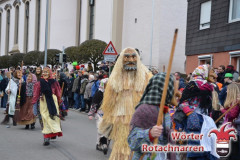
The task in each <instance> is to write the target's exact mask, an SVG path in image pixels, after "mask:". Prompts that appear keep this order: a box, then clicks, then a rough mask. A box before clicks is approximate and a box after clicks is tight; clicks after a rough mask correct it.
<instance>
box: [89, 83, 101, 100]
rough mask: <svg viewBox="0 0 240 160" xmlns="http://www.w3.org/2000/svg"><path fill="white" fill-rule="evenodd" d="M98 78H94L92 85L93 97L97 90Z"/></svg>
mask: <svg viewBox="0 0 240 160" xmlns="http://www.w3.org/2000/svg"><path fill="white" fill-rule="evenodd" d="M99 84H100V80H95V81H94V82H93V85H92V92H91V97H94V95H95V93H96V92H97V90H98V88H99Z"/></svg>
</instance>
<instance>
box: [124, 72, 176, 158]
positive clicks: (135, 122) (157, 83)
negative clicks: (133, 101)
mask: <svg viewBox="0 0 240 160" xmlns="http://www.w3.org/2000/svg"><path fill="white" fill-rule="evenodd" d="M165 77H166V73H158V74H156V75H154V76H153V77H152V79H150V81H149V83H148V85H147V87H146V90H145V92H144V94H143V96H142V98H141V100H140V103H139V104H138V105H137V106H136V111H135V113H134V115H133V117H132V120H131V132H130V134H129V136H128V143H129V146H130V148H131V150H133V151H134V155H133V156H132V159H140V157H141V156H144V157H142V158H143V159H144V160H145V159H147V158H150V156H151V153H147V154H145V155H143V153H142V152H141V146H142V144H149V145H150V144H152V143H153V140H154V138H159V141H158V143H159V144H161V145H166V144H167V143H168V142H169V140H168V134H169V132H170V129H171V117H170V114H169V112H168V107H167V105H168V104H171V105H174V106H176V105H177V100H176V96H175V95H176V94H177V92H178V86H177V85H176V89H175V86H174V77H173V75H171V76H170V79H169V84H168V90H167V97H166V101H165V105H166V106H165V107H164V123H163V126H162V125H160V126H157V125H156V124H157V119H158V112H159V106H160V102H161V98H162V94H163V86H164V82H165ZM149 137H150V138H149ZM169 156H170V154H169V155H168V159H173V157H169ZM171 156H172V155H171ZM158 159H167V157H165V153H159V154H158V155H157V157H156V160H158Z"/></svg>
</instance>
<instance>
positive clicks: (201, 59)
mask: <svg viewBox="0 0 240 160" xmlns="http://www.w3.org/2000/svg"><path fill="white" fill-rule="evenodd" d="M212 62H213V56H212V55H204V56H198V65H203V64H209V65H212Z"/></svg>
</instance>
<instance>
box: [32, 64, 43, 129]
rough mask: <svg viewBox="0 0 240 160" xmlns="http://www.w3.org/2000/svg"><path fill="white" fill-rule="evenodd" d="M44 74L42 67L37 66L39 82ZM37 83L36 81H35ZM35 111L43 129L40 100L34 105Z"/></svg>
mask: <svg viewBox="0 0 240 160" xmlns="http://www.w3.org/2000/svg"><path fill="white" fill-rule="evenodd" d="M41 76H42V67H37V68H36V77H37V81H38V82H39V81H40V79H41ZM35 84H36V83H35ZM33 113H34V115H35V116H36V117H38V119H39V123H40V126H41V128H42V129H43V122H42V117H41V114H40V110H39V101H37V102H36V103H35V104H34V105H33Z"/></svg>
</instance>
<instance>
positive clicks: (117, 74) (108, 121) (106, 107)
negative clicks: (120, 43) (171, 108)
mask: <svg viewBox="0 0 240 160" xmlns="http://www.w3.org/2000/svg"><path fill="white" fill-rule="evenodd" d="M133 52H134V53H136V54H134V55H135V57H134V58H136V62H137V63H136V68H137V70H134V71H127V70H125V68H124V64H123V63H124V54H125V53H133ZM151 77H152V74H151V72H150V71H149V70H148V69H147V68H146V67H145V66H144V65H143V64H142V63H141V61H140V57H139V55H138V54H137V52H136V50H135V49H133V48H126V49H124V50H123V51H122V52H121V53H120V55H119V58H118V60H117V62H116V64H115V67H114V69H113V71H112V73H111V76H110V78H109V80H108V84H107V87H106V90H105V92H104V98H103V103H102V106H101V109H102V110H103V112H104V115H103V121H102V122H101V124H100V126H99V131H100V132H101V133H103V134H105V135H108V133H107V131H109V128H110V129H111V133H110V136H109V138H110V139H112V140H113V141H114V144H113V149H112V153H111V156H110V158H109V159H110V160H128V158H129V155H130V148H129V146H128V142H127V137H128V135H129V131H130V121H131V119H132V115H133V113H134V112H135V106H136V105H137V104H138V103H139V101H140V99H141V97H142V95H143V92H144V90H145V88H146V86H147V84H148V81H149V80H150V79H151Z"/></svg>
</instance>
